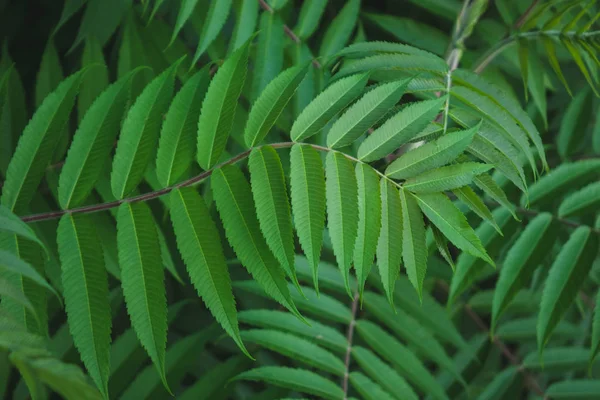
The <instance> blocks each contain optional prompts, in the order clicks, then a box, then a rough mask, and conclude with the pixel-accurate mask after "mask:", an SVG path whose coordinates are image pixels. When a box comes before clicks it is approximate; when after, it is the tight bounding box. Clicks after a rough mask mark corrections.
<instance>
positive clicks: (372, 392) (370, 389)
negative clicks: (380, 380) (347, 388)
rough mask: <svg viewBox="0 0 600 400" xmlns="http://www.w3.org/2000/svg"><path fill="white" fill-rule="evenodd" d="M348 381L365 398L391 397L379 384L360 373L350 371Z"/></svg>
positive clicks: (385, 399) (381, 399)
mask: <svg viewBox="0 0 600 400" xmlns="http://www.w3.org/2000/svg"><path fill="white" fill-rule="evenodd" d="M350 383H351V384H352V386H353V387H354V388H355V389H356V391H357V392H358V393H360V395H361V396H362V397H363V398H364V399H365V400H392V399H393V397H392V395H390V394H389V393H388V392H386V391H385V390H383V389H382V388H381V386H379V385H378V384H376V383H375V382H373V381H372V380H370V379H369V378H367V377H366V376H364V375H363V374H361V373H360V372H351V373H350Z"/></svg>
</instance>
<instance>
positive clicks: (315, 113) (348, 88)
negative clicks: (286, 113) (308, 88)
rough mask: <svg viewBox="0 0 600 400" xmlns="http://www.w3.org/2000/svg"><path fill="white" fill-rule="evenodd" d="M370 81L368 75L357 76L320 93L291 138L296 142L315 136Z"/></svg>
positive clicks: (294, 126)
mask: <svg viewBox="0 0 600 400" xmlns="http://www.w3.org/2000/svg"><path fill="white" fill-rule="evenodd" d="M368 80H369V75H368V74H356V75H352V76H349V77H346V78H344V79H340V80H338V81H336V82H335V83H333V84H332V85H331V86H329V87H328V88H327V89H325V90H324V91H323V92H322V93H320V94H319V95H318V96H317V97H316V98H315V99H314V100H313V101H312V102H310V103H309V104H308V105H307V106H306V108H304V110H302V112H301V113H300V115H299V116H298V118H297V119H296V121H294V125H292V131H291V132H290V136H291V137H292V140H294V141H300V140H304V139H306V138H309V137H311V136H313V135H315V134H316V133H317V132H319V131H320V130H321V129H322V128H323V127H324V126H325V125H327V123H328V122H329V121H330V120H331V119H332V118H333V117H334V116H335V115H336V114H337V113H339V112H340V111H342V110H343V109H344V108H345V107H346V106H347V105H348V104H349V103H350V102H351V101H352V100H354V99H355V98H356V97H358V95H360V94H361V93H362V91H363V89H364V88H365V85H366V84H367V81H368Z"/></svg>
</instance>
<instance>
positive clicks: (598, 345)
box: [588, 293, 600, 367]
mask: <svg viewBox="0 0 600 400" xmlns="http://www.w3.org/2000/svg"><path fill="white" fill-rule="evenodd" d="M590 350H591V352H590V361H589V363H588V364H589V366H590V367H591V366H592V364H593V362H594V360H595V359H596V356H597V355H598V351H600V293H598V294H597V295H596V307H594V319H593V321H592V341H591V349H590Z"/></svg>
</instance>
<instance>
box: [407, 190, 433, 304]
mask: <svg viewBox="0 0 600 400" xmlns="http://www.w3.org/2000/svg"><path fill="white" fill-rule="evenodd" d="M400 203H401V204H402V222H403V228H402V229H403V230H402V239H403V240H402V258H403V260H404V267H405V268H406V274H407V275H408V278H409V280H410V282H411V283H412V284H413V286H414V287H415V289H416V290H417V293H418V294H419V299H421V298H422V297H423V281H424V280H425V273H426V272H427V244H426V243H425V225H424V223H423V215H422V214H421V210H420V209H419V205H418V204H417V200H416V199H415V197H414V196H413V195H412V194H411V193H407V192H405V190H404V189H401V190H400Z"/></svg>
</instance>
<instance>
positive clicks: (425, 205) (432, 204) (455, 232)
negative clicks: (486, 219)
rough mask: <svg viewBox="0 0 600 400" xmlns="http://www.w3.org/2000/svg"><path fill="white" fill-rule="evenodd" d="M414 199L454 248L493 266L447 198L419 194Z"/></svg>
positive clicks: (439, 194)
mask: <svg viewBox="0 0 600 400" xmlns="http://www.w3.org/2000/svg"><path fill="white" fill-rule="evenodd" d="M415 197H416V198H417V200H418V202H419V207H421V210H422V211H423V214H425V216H426V217H427V218H428V219H429V221H431V222H432V223H433V224H434V225H435V226H437V227H438V229H439V230H440V231H441V232H442V233H443V234H444V236H446V237H447V238H448V239H449V240H450V241H451V242H452V243H454V245H455V246H456V247H458V248H459V249H461V250H463V251H466V252H467V253H469V254H471V255H473V256H475V257H479V258H481V259H482V260H484V261H485V262H487V263H488V264H490V265H492V266H494V265H495V264H494V261H492V259H491V258H490V256H488V254H487V252H486V251H485V248H484V247H483V246H482V245H481V242H480V240H479V238H478V237H477V235H476V234H475V232H474V231H473V228H471V226H470V225H469V223H468V222H467V219H466V218H465V216H464V215H463V214H462V213H461V212H460V211H459V209H458V208H456V206H455V205H454V204H452V202H451V201H450V199H448V197H446V196H445V195H444V194H442V193H421V194H418V195H416V196H415Z"/></svg>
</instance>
